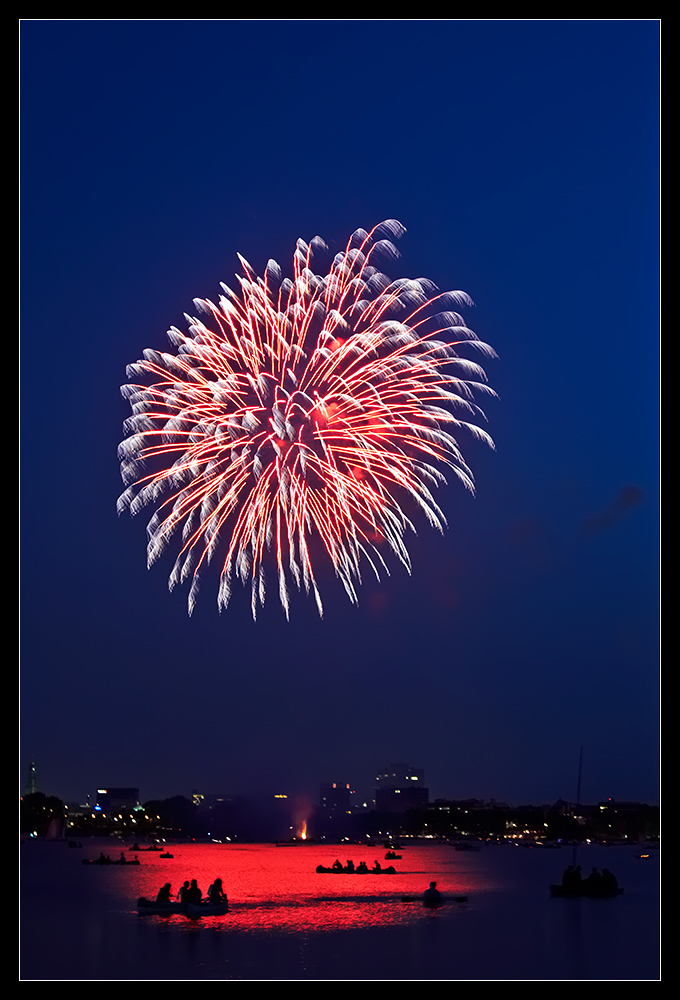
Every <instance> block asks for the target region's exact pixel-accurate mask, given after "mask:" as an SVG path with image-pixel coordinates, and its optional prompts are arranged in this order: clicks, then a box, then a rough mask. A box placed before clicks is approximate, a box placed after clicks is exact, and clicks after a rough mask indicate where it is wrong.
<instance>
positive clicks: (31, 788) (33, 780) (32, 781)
mask: <svg viewBox="0 0 680 1000" xmlns="http://www.w3.org/2000/svg"><path fill="white" fill-rule="evenodd" d="M37 791H38V772H37V771H36V768H35V762H34V761H31V763H30V764H29V765H28V778H27V779H26V795H34V794H35V793H36V792H37Z"/></svg>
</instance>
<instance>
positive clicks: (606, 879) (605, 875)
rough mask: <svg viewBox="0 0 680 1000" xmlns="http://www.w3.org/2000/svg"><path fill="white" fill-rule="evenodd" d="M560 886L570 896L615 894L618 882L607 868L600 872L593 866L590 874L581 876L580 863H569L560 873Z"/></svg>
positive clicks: (617, 889)
mask: <svg viewBox="0 0 680 1000" xmlns="http://www.w3.org/2000/svg"><path fill="white" fill-rule="evenodd" d="M562 888H563V889H564V891H565V893H567V894H568V895H570V896H615V895H616V894H617V892H618V891H619V883H618V882H617V880H616V876H615V875H613V874H612V872H610V871H609V869H608V868H603V869H602V871H601V872H599V871H598V870H597V868H593V870H592V871H591V873H590V875H588V876H587V877H586V878H583V875H582V873H581V866H580V865H576V867H574V865H569V867H568V868H567V869H565V872H564V874H563V875H562Z"/></svg>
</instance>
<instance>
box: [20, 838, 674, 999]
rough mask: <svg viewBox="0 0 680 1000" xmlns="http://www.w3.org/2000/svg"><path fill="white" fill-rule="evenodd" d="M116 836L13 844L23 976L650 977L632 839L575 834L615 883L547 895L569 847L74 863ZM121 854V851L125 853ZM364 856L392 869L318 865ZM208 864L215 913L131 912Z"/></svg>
mask: <svg viewBox="0 0 680 1000" xmlns="http://www.w3.org/2000/svg"><path fill="white" fill-rule="evenodd" d="M100 850H104V852H105V853H107V854H109V855H110V856H111V857H112V858H116V857H118V855H119V853H120V850H121V845H120V844H117V843H116V842H114V841H111V840H109V841H105V842H103V841H96V842H94V841H87V840H86V841H83V850H82V851H80V850H69V849H68V848H67V847H66V845H65V844H63V843H44V842H41V843H33V842H30V843H28V844H25V845H23V846H22V848H21V851H22V855H21V859H22V869H23V871H22V878H23V900H22V963H21V965H22V968H21V974H22V978H23V979H26V980H50V981H51V980H60V979H65V980H192V979H208V980H228V979H236V980H289V979H290V980H400V981H401V980H427V979H436V980H459V979H472V980H513V979H515V980H516V979H521V980H546V979H548V980H549V979H563V980H584V979H604V980H613V979H621V980H634V979H643V980H649V979H657V978H658V976H659V967H658V966H659V963H658V942H659V929H658V907H659V898H658V896H659V894H658V877H659V876H658V864H659V863H658V859H657V858H656V857H654V859H653V860H650V861H646V862H643V861H640V860H638V859H637V858H636V854H639V853H640V852H639V850H637V851H636V850H635V849H633V848H598V847H591V848H581V849H579V853H578V858H577V861H578V863H579V864H581V865H582V866H583V869H584V871H586V872H587V871H589V870H590V868H591V867H592V866H593V865H595V866H597V867H598V868H602V867H607V868H610V869H611V870H612V871H613V872H614V873H615V874H616V875H617V877H618V879H619V883H620V884H621V885H623V886H624V887H625V893H624V895H623V896H621V897H619V898H617V899H613V900H589V899H576V900H558V899H550V898H549V895H548V885H549V884H550V883H551V882H557V881H559V880H560V878H561V873H562V870H563V869H564V868H565V867H566V865H567V864H569V863H570V862H571V860H572V852H571V850H570V849H562V850H555V851H553V850H528V849H524V848H515V847H511V846H484V847H482V849H481V850H480V851H475V852H459V851H456V850H455V849H454V848H453V847H449V846H443V845H435V844H432V845H429V844H428V845H422V844H419V845H413V846H408V847H405V848H404V849H403V850H402V851H400V852H399V853H401V854H402V860H401V861H394V862H389V861H385V860H384V853H385V852H384V849H377V848H367V847H356V846H351V847H350V846H347V845H345V846H342V847H338V846H330V847H322V846H315V845H306V846H300V847H275V846H273V845H243V846H241V845H234V844H229V845H219V844H211V845H196V844H182V845H177V846H173V847H171V851H172V853H173V854H174V858H173V859H167V860H161V859H159V858H158V856H157V855H155V854H149V853H140V854H139V858H140V861H141V865H140V866H139V867H137V866H131V867H127V868H124V867H117V866H116V867H106V866H96V865H94V866H87V865H83V864H82V863H81V862H82V859H83V857H91V858H95V857H98V856H99V852H100ZM130 856H131V855H130V854H129V853H128V857H130ZM336 857H338V858H340V860H341V861H342V862H343V863H346V861H347V859H348V858H350V857H351V858H352V859H353V861H354V863H355V864H358V863H359V862H360V861H366V863H367V864H368V865H369V867H371V866H372V865H373V863H374V861H375V860H376V859H378V860H379V861H380V863H381V864H382V865H383V866H386V865H388V864H394V866H395V868H396V869H397V874H395V875H377V876H376V875H356V874H355V875H323V874H322V875H318V874H317V873H316V871H315V869H316V866H317V865H319V864H323V865H325V866H330V865H331V864H332V863H333V861H334V860H335V859H336ZM217 877H221V878H222V880H223V882H224V887H225V890H226V892H227V894H228V896H229V902H230V913H229V914H228V915H227V916H225V917H203V918H201V919H200V920H189V919H188V918H187V917H183V916H179V915H173V916H163V917H160V916H139V915H138V914H137V911H136V901H137V898H138V897H139V896H147V897H150V898H153V897H155V895H156V893H157V891H158V889H159V888H160V886H161V885H163V883H165V882H171V883H172V886H173V891H174V892H176V891H178V890H179V888H180V886H181V885H182V883H183V882H184V881H185V879H192V878H195V879H197V880H198V884H199V886H200V887H201V888H202V889H203V891H204V893H205V892H206V891H207V889H208V886H209V884H210V883H211V882H212V881H213V880H214V879H215V878H217ZM431 880H436V881H437V883H438V887H439V889H440V890H441V891H442V893H443V894H444V896H445V897H449V898H450V897H453V896H460V895H466V896H467V897H468V899H467V902H454V901H449V902H447V903H446V904H445V905H444V906H442V907H441V908H440V909H438V910H434V911H433V910H426V909H425V908H424V907H423V906H422V904H421V903H420V902H418V901H410V902H409V901H404V900H403V899H402V897H403V896H408V895H420V894H422V892H423V891H424V889H426V888H427V886H428V884H429V882H430V881H431Z"/></svg>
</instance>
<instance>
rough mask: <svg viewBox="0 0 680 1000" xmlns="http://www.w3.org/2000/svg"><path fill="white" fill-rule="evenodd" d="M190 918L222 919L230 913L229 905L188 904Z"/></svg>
mask: <svg viewBox="0 0 680 1000" xmlns="http://www.w3.org/2000/svg"><path fill="white" fill-rule="evenodd" d="M186 913H187V916H188V917H222V916H224V914H225V913H229V903H214V904H213V903H188V904H187V908H186Z"/></svg>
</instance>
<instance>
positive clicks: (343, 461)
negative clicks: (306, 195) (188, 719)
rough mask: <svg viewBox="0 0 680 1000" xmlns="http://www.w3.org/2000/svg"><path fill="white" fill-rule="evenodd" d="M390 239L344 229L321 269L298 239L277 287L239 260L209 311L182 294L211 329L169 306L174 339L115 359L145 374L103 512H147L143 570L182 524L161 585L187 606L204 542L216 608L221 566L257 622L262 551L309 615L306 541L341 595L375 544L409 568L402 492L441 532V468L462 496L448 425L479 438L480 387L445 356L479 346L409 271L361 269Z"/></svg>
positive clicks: (478, 373)
mask: <svg viewBox="0 0 680 1000" xmlns="http://www.w3.org/2000/svg"><path fill="white" fill-rule="evenodd" d="M404 232H405V230H404V228H403V226H402V225H401V224H400V223H398V222H396V221H395V220H388V221H386V222H383V223H381V224H380V225H379V226H376V227H375V228H374V229H373V230H372V231H371V232H370V233H367V232H366V231H365V230H362V229H359V230H357V231H356V232H355V233H354V234H353V235H352V237H351V238H350V240H349V242H348V244H347V247H346V249H345V250H344V251H343V252H342V253H339V254H337V255H336V256H335V258H334V260H333V262H332V265H331V267H330V270H329V272H328V274H326V275H324V276H323V277H321V276H319V275H316V274H314V273H313V272H312V270H311V266H310V265H311V261H312V257H313V255H314V254H315V253H318V252H320V251H327V249H328V248H327V247H326V245H325V243H324V242H323V241H322V240H321V239H320V238H319V237H318V236H317V237H315V238H314V239H313V240H312V241H311V243H310V244H309V245H308V244H307V243H305V242H304V241H302V240H298V243H297V249H296V251H295V255H294V269H293V275H294V276H293V279H292V280H291V279H290V278H282V276H281V269H280V268H279V266H278V264H276V262H275V261H271V260H270V261H269V263H268V264H267V268H266V270H265V274H264V277H263V278H259V277H257V276H256V275H255V273H254V271H253V270H252V268H251V267H250V265H249V264H248V263H247V261H245V260H243V258H241V257H239V260H240V261H241V265H242V268H243V275H240V276H239V275H237V280H238V282H239V285H240V294H237V293H235V292H234V291H232V290H231V289H230V288H228V286H226V285H222V289H223V291H224V295H222V296H220V299H219V303H218V304H217V305H215V304H214V303H213V302H210V301H209V300H205V301H204V300H201V299H195V300H194V305H195V307H196V309H197V311H199V312H201V313H203V314H205V315H207V316H208V317H210V320H212V322H213V323H214V329H210V328H209V327H208V326H207V325H206V324H205V323H203V322H202V320H200V319H198V318H196V317H191V316H186V319H187V322H188V323H189V331H188V333H182V332H181V331H180V330H178V329H177V328H176V327H172V328H171V329H170V330H169V331H168V337H169V339H170V342H171V344H172V345H173V346H174V347H175V348H176V350H177V353H176V354H164V353H161V352H159V351H154V350H145V351H144V352H143V358H144V360H140V361H138V362H136V363H135V364H133V365H129V366H128V369H127V376H128V378H129V379H133V378H140V379H144V384H134V383H132V384H128V385H124V386H122V387H121V392H122V394H123V396H124V397H125V398H126V399H128V400H129V402H130V405H131V407H132V416H131V417H130V418H128V420H126V421H125V424H124V431H125V434H126V435H127V437H126V438H125V440H124V441H123V442H122V443H121V445H120V446H119V449H118V457H119V460H120V463H121V475H122V477H123V482H124V483H125V485H126V487H127V488H126V490H125V492H124V493H123V494H122V496H121V497H120V498H119V500H118V512H119V513H121V512H122V511H124V510H128V509H129V510H130V513H131V514H133V515H135V514H137V513H139V511H140V510H142V508H144V507H146V506H147V505H153V506H155V507H156V510H155V513H154V514H153V516H152V518H151V520H150V521H149V524H148V527H147V535H148V547H147V561H148V565H149V566H151V565H152V564H153V563H154V562H156V560H157V559H158V558H159V557H160V556H161V555H162V553H163V551H164V550H165V549H166V547H167V546H168V544H169V542H170V541H171V539H172V538H173V536H174V535H175V534H177V533H180V534H181V539H182V548H181V551H180V553H179V556H178V557H177V560H176V562H175V565H174V568H173V570H172V572H171V574H170V580H169V585H170V589H171V590H172V589H173V587H174V586H175V585H176V584H177V583H184V582H185V581H186V580H187V579H188V578H189V576H191V577H192V583H191V587H190V590H189V600H188V604H189V614H191V612H192V611H193V608H194V605H195V601H196V597H197V594H198V589H199V584H200V575H201V570H202V568H203V566H204V564H205V565H207V564H208V563H210V561H211V560H212V558H213V556H214V555H215V553H216V551H217V549H218V543H219V541H220V538H221V537H224V536H227V541H226V543H225V547H226V549H227V551H226V555H225V557H224V562H223V565H222V570H221V576H220V585H219V591H218V607H219V608H220V609H222V608H226V606H227V604H228V603H229V598H230V595H231V588H232V580H233V577H234V575H235V576H237V577H238V578H240V580H241V581H242V582H243V583H244V584H245V583H247V582H248V580H250V581H251V588H252V601H251V603H252V612H253V617H255V616H256V611H257V605H258V602H259V603H261V604H264V599H265V577H264V562H265V559H266V558H269V557H267V552H268V551H271V552H272V556H273V562H274V564H275V567H276V574H277V577H278V591H279V598H280V600H281V604H282V605H283V608H284V610H285V612H286V615H287V616H288V614H289V607H290V602H289V588H288V579H289V578H292V579H293V580H294V582H295V584H296V586H297V587H298V588H301V587H304V588H305V590H306V591H307V592H308V593H309V592H310V591H311V592H312V593H313V594H314V597H315V599H316V603H317V606H318V609H319V613H320V614H321V613H322V605H321V598H320V595H319V590H318V587H317V584H316V579H315V576H314V569H313V566H312V557H311V553H310V548H309V543H310V538H312V537H313V536H315V535H316V536H318V537H319V538H320V539H321V542H322V544H323V546H324V548H325V550H326V552H327V554H328V556H329V557H330V560H331V562H332V564H333V567H334V569H335V573H336V575H337V576H338V577H339V579H340V580H341V581H342V584H343V585H344V588H345V590H346V592H347V594H348V596H349V598H350V600H352V601H353V602H356V601H357V592H356V586H355V585H356V584H358V583H360V582H361V574H360V562H361V558H362V556H363V557H365V558H366V559H367V561H368V563H369V565H370V566H371V567H372V569H373V571H374V572H375V574H376V576H378V577H379V575H380V572H381V571H384V572H388V568H387V565H386V562H385V560H384V558H383V554H382V552H381V551H380V548H381V546H382V547H383V548H385V547H388V548H389V549H391V550H392V552H393V553H394V554H395V555H396V557H397V558H398V559H399V560H400V561H401V562H402V563H403V565H404V566H405V567H406V568H407V570H409V571H410V561H409V556H408V552H407V550H406V546H405V544H404V534H405V531H406V529H407V528H410V529H412V530H415V529H414V528H413V525H412V524H411V522H410V520H409V519H408V518H407V517H406V515H405V513H404V510H403V500H404V498H405V497H410V498H411V499H412V500H413V501H415V503H416V505H417V506H418V507H419V508H420V509H421V510H422V511H423V512H424V514H425V516H426V517H427V520H428V521H429V523H430V524H431V525H432V526H433V527H435V528H437V529H438V530H440V531H442V530H443V527H444V525H445V524H446V519H445V517H444V515H443V514H442V512H441V510H440V509H439V507H438V506H437V504H436V503H435V501H434V498H433V496H432V493H431V488H432V487H435V486H438V485H440V484H442V483H445V482H446V479H445V477H444V475H443V473H442V472H441V468H440V467H441V466H447V467H448V468H450V469H452V470H453V472H454V474H455V475H456V476H457V477H458V478H459V479H460V480H461V481H462V483H463V484H464V485H465V486H466V487H467V488H468V489H470V490H473V489H474V485H473V478H472V473H471V472H470V470H469V469H468V467H467V465H466V464H465V461H464V460H463V456H462V454H461V452H460V450H459V448H458V444H457V442H456V440H455V438H454V437H453V436H452V435H451V434H450V433H449V430H448V429H447V428H448V427H450V426H452V427H453V428H460V427H465V428H467V429H469V430H470V431H471V432H472V433H473V434H474V435H475V436H476V437H477V438H480V439H482V440H484V441H486V442H487V443H488V444H489V445H491V447H493V442H492V440H491V438H490V437H489V435H488V434H487V433H486V431H484V430H482V429H481V428H480V427H479V426H478V425H477V424H476V423H472V422H470V420H478V419H480V418H481V419H485V417H484V414H483V412H482V411H481V410H480V408H479V407H478V406H477V405H476V404H475V402H474V394H475V393H476V392H486V393H490V394H491V395H494V393H493V390H491V389H490V388H489V387H488V385H487V384H486V376H485V374H484V371H483V369H482V368H481V367H480V366H479V365H477V364H475V363H474V362H472V361H470V360H468V359H466V358H464V357H461V356H460V355H459V353H458V349H459V348H460V347H461V346H462V345H465V346H466V347H472V348H474V349H476V350H477V351H479V352H481V353H482V354H483V355H486V356H487V357H494V356H495V355H494V352H493V351H492V350H491V348H489V347H488V346H487V345H485V344H483V343H481V341H479V340H478V339H477V337H476V335H475V334H474V333H473V332H472V331H471V330H470V329H468V327H467V326H466V325H465V322H464V320H463V319H462V317H461V316H460V315H459V314H458V312H456V311H453V308H452V307H455V308H459V307H460V306H461V305H470V304H471V300H470V299H469V298H468V296H467V295H466V294H465V293H464V292H446V293H443V294H442V293H439V292H438V290H437V288H436V287H435V285H434V284H433V283H432V282H431V281H429V280H427V279H425V278H418V279H407V278H402V279H399V280H397V281H391V280H390V279H389V278H388V277H386V275H384V274H383V273H381V272H380V271H379V270H378V269H377V268H376V267H375V261H376V259H377V258H378V257H380V256H383V257H385V256H386V257H388V258H391V259H395V258H397V257H398V252H397V250H396V248H395V246H394V245H393V243H392V242H391V239H396V238H399V237H400V236H402V235H403V233H404ZM386 237H389V238H386ZM454 410H455V411H456V412H460V413H463V414H464V415H465V416H466V417H468V418H470V419H468V420H460V419H458V417H456V416H455V415H454V412H453V411H454ZM149 469H152V470H153V471H148V470H149ZM383 543H385V544H384V545H383Z"/></svg>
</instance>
